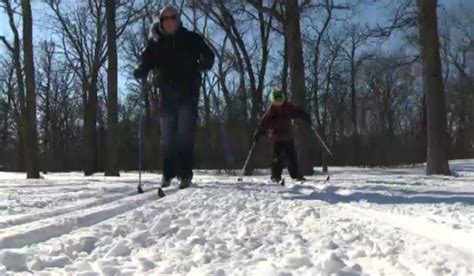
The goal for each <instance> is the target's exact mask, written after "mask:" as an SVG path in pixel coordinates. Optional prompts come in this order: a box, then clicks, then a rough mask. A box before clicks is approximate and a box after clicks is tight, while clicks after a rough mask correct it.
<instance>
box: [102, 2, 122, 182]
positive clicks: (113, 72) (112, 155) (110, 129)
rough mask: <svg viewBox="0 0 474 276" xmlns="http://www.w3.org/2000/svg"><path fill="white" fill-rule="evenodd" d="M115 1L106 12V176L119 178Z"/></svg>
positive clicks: (107, 7)
mask: <svg viewBox="0 0 474 276" xmlns="http://www.w3.org/2000/svg"><path fill="white" fill-rule="evenodd" d="M115 9H116V1H115V0H106V3H105V10H106V17H107V45H108V49H107V54H108V58H107V60H108V68H107V94H108V101H107V161H106V167H105V175H106V176H119V168H118V139H119V135H118V132H117V131H118V126H117V124H118V122H117V120H118V117H117V109H118V102H117V90H118V65H117V62H118V61H117V37H116V32H117V30H116V22H115V21H116V19H115Z"/></svg>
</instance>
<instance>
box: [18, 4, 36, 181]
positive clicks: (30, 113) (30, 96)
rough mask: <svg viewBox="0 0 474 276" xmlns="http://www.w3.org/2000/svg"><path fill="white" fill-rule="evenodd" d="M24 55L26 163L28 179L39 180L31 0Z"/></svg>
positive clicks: (27, 6)
mask: <svg viewBox="0 0 474 276" xmlns="http://www.w3.org/2000/svg"><path fill="white" fill-rule="evenodd" d="M21 8H22V11H23V54H24V58H25V83H26V91H27V93H26V122H25V134H26V139H25V161H26V164H25V165H26V173H27V174H26V177H27V178H39V176H40V175H39V162H38V138H37V133H36V91H35V89H36V85H35V67H34V58H33V19H32V15H31V3H30V0H22V1H21Z"/></svg>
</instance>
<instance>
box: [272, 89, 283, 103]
mask: <svg viewBox="0 0 474 276" xmlns="http://www.w3.org/2000/svg"><path fill="white" fill-rule="evenodd" d="M284 101H285V94H284V93H283V91H281V90H274V91H273V92H272V104H274V105H278V106H279V105H282V104H283V102H284Z"/></svg>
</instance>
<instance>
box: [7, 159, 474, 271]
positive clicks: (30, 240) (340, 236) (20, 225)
mask: <svg viewBox="0 0 474 276" xmlns="http://www.w3.org/2000/svg"><path fill="white" fill-rule="evenodd" d="M451 168H452V169H453V170H454V171H455V172H456V176H457V177H440V176H434V177H428V176H425V175H424V174H423V170H424V168H423V167H422V166H417V167H407V168H396V169H358V168H330V175H331V179H330V180H329V181H328V182H326V181H325V179H326V176H325V175H317V176H314V177H310V181H308V182H306V183H304V184H300V183H296V182H293V181H291V180H287V185H286V186H285V187H280V186H277V185H274V184H271V183H270V182H269V180H268V175H259V176H255V177H247V178H245V179H244V181H243V182H237V177H235V176H223V175H212V174H209V173H204V172H202V173H198V174H197V175H196V177H195V182H196V184H197V186H195V187H192V188H190V189H187V190H181V191H177V190H176V189H175V188H168V189H167V190H166V193H167V194H168V195H167V196H166V197H164V198H162V199H157V197H156V191H155V190H154V189H152V188H153V186H154V185H156V183H157V180H158V179H159V176H157V175H154V174H145V176H144V179H145V187H146V188H147V192H146V193H144V194H141V195H137V194H136V183H137V174H136V173H123V174H122V176H121V177H120V178H105V177H102V176H94V177H83V176H82V174H80V173H61V174H48V175H45V177H44V178H45V179H41V180H25V179H24V175H23V174H14V173H1V172H0V275H32V274H33V275H258V276H261V275H263V276H264V275H272V276H273V275H285V276H286V275H332V274H334V275H340V276H342V275H473V272H474V230H473V228H474V160H462V161H453V162H451Z"/></svg>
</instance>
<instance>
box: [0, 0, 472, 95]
mask: <svg viewBox="0 0 474 276" xmlns="http://www.w3.org/2000/svg"><path fill="white" fill-rule="evenodd" d="M379 2H380V1H379ZM76 3H77V2H76ZM439 3H440V4H441V5H442V6H445V7H446V8H449V7H452V6H454V5H457V4H459V3H463V4H467V5H472V6H473V7H474V0H439ZM32 8H33V28H34V30H33V31H34V33H35V37H34V41H38V40H41V39H47V38H48V37H49V36H50V34H49V33H48V32H47V31H45V28H44V24H45V23H44V19H45V18H47V16H48V12H49V8H48V7H45V5H44V4H39V3H35V4H33V6H32ZM39 15H41V16H39ZM349 16H352V18H351V19H352V20H353V21H356V22H357V21H359V22H361V23H364V22H367V23H369V24H374V23H375V22H380V21H382V20H384V19H386V13H385V12H384V11H382V10H380V9H377V8H376V7H375V5H371V6H370V5H369V6H365V7H362V8H361V11H360V13H358V14H356V15H349ZM18 24H19V22H18ZM36 28H38V29H36ZM0 36H6V37H7V38H8V37H11V31H10V27H9V25H8V18H7V16H6V15H5V14H4V13H3V10H1V11H0ZM399 41H400V40H399V39H398V38H397V37H392V38H391V39H390V41H388V43H386V45H384V46H383V47H391V48H396V47H399V43H398V42H399ZM3 51H4V49H3V45H1V48H0V54H2V52H3ZM119 58H120V54H119ZM125 82H126V77H125V76H124V74H121V75H120V76H119V83H120V84H119V86H120V87H121V88H123V89H124V88H125V84H126V83H125Z"/></svg>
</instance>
